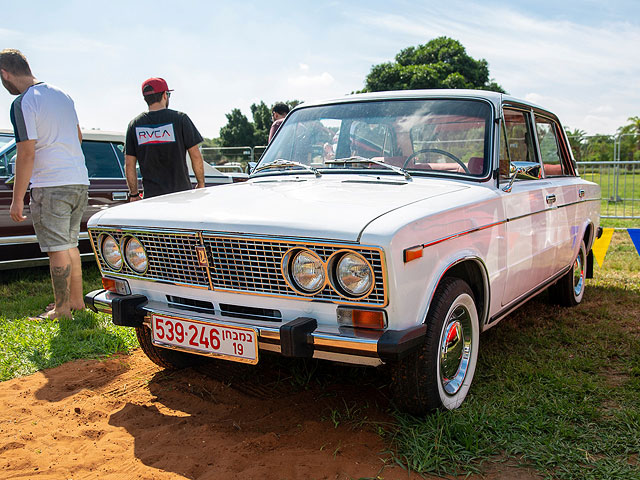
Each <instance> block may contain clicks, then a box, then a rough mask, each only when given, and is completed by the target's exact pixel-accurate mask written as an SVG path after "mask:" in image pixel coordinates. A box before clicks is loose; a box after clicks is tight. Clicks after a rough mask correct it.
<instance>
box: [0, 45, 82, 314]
mask: <svg viewBox="0 0 640 480" xmlns="http://www.w3.org/2000/svg"><path fill="white" fill-rule="evenodd" d="M0 75H1V77H2V85H4V87H5V88H6V89H7V90H8V91H9V93H11V94H12V95H18V98H16V99H15V100H14V102H13V104H12V105H11V112H10V115H11V123H12V124H13V129H14V133H15V137H16V144H17V147H18V148H17V150H18V154H17V159H16V171H15V179H14V184H13V200H12V203H11V211H10V214H11V218H12V219H13V220H14V221H15V222H21V221H24V220H25V219H26V217H25V216H24V215H23V210H24V197H25V194H26V192H27V189H28V188H29V183H31V201H30V203H29V206H30V210H31V216H32V220H33V226H34V229H35V232H36V237H37V238H38V243H39V244H40V249H41V250H42V251H43V252H46V253H47V255H48V256H49V266H50V271H51V280H52V283H53V294H54V298H55V307H54V308H53V309H52V310H50V311H49V312H45V313H43V314H42V315H40V316H39V317H40V318H49V319H54V318H59V317H71V310H81V309H83V308H84V297H83V295H82V264H81V261H80V252H79V250H78V235H79V232H80V221H81V220H82V214H83V213H84V210H85V208H86V206H87V198H88V197H87V190H88V185H89V177H88V173H87V167H86V166H85V161H84V155H83V153H82V148H81V146H80V144H81V142H82V134H81V133H80V126H79V125H78V117H77V115H76V111H75V106H74V104H73V100H71V98H70V97H69V96H68V95H67V94H66V93H64V92H62V91H60V90H59V89H57V88H55V87H53V86H51V85H48V84H46V83H44V82H38V81H37V80H36V78H35V77H34V76H33V74H32V73H31V68H30V67H29V63H28V62H27V59H26V58H25V56H24V55H23V54H22V53H21V52H20V51H18V50H14V49H5V50H3V51H1V52H0Z"/></svg>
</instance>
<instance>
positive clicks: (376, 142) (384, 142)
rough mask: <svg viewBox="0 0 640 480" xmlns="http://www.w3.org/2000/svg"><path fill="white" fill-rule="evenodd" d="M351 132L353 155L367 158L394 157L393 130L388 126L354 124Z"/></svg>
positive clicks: (365, 123)
mask: <svg viewBox="0 0 640 480" xmlns="http://www.w3.org/2000/svg"><path fill="white" fill-rule="evenodd" d="M351 130H352V132H351V155H359V156H361V157H366V158H372V157H384V156H392V153H391V144H392V137H391V129H390V128H389V126H388V125H384V124H381V123H375V122H353V123H352V124H351Z"/></svg>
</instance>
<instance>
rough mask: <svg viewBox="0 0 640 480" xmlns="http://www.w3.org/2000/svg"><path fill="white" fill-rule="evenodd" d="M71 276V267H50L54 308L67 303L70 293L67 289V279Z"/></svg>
mask: <svg viewBox="0 0 640 480" xmlns="http://www.w3.org/2000/svg"><path fill="white" fill-rule="evenodd" d="M70 276H71V265H66V266H64V267H51V280H52V282H53V296H54V298H55V300H56V308H60V307H62V305H64V304H66V303H68V302H69V298H70V296H71V291H70V288H69V277H70Z"/></svg>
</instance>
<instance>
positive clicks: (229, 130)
mask: <svg viewBox="0 0 640 480" xmlns="http://www.w3.org/2000/svg"><path fill="white" fill-rule="evenodd" d="M225 116H226V117H227V124H226V125H225V126H224V127H222V128H221V129H220V143H221V144H222V146H223V147H245V146H247V145H248V146H253V145H254V143H253V141H254V140H253V139H254V135H255V130H254V127H253V124H252V123H251V122H249V119H248V118H247V117H246V116H245V115H244V114H243V113H242V112H241V111H240V109H239V108H234V109H233V110H231V113H227V114H225Z"/></svg>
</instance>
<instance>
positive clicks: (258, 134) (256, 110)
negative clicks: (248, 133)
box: [251, 101, 271, 145]
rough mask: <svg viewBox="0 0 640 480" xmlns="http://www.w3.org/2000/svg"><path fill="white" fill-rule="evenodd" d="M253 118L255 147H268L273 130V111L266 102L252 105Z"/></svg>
mask: <svg viewBox="0 0 640 480" xmlns="http://www.w3.org/2000/svg"><path fill="white" fill-rule="evenodd" d="M251 116H252V117H253V129H254V138H253V140H254V145H266V144H267V141H268V140H269V129H270V128H271V109H270V108H269V107H267V105H266V104H265V103H264V102H262V101H261V102H260V103H254V104H253V105H251Z"/></svg>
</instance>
